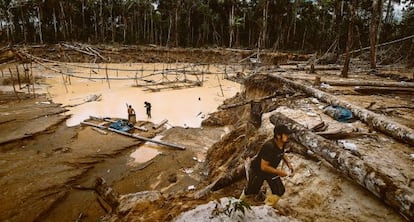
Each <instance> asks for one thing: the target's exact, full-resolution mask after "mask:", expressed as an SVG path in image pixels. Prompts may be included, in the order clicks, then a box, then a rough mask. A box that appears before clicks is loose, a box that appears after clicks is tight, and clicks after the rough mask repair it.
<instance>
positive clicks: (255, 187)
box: [240, 125, 293, 206]
mask: <svg viewBox="0 0 414 222" xmlns="http://www.w3.org/2000/svg"><path fill="white" fill-rule="evenodd" d="M290 133H292V131H291V130H289V129H288V128H287V127H286V126H283V125H279V126H275V128H274V130H273V138H272V139H270V140H268V141H266V142H265V143H264V144H263V146H262V149H261V150H260V151H259V153H258V154H257V156H256V157H255V158H254V159H253V160H252V163H251V167H250V169H249V173H248V175H247V187H246V188H245V189H244V190H243V193H242V195H241V197H240V199H242V200H243V199H244V198H245V195H251V194H258V193H259V191H260V188H261V186H262V184H263V182H264V181H265V180H266V181H267V183H268V184H269V186H270V189H271V190H272V194H271V195H267V196H266V200H265V203H266V204H267V205H270V206H275V205H276V203H277V201H278V200H279V198H280V196H282V195H283V194H284V193H285V187H284V186H283V183H282V180H281V179H280V177H285V176H287V175H288V174H287V172H285V171H284V170H283V169H278V168H277V166H278V165H279V163H280V162H281V160H282V159H283V161H284V162H285V163H286V165H287V166H288V167H289V169H290V171H291V173H292V174H293V167H292V165H291V164H290V162H289V161H288V159H287V156H286V155H285V149H284V144H285V143H286V142H287V141H288V135H289V134H290Z"/></svg>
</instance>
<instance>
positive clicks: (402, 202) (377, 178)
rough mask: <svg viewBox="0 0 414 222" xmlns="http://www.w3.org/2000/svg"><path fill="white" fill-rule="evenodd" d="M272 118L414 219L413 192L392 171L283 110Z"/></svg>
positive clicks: (311, 148) (315, 151)
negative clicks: (349, 149) (319, 133)
mask: <svg viewBox="0 0 414 222" xmlns="http://www.w3.org/2000/svg"><path fill="white" fill-rule="evenodd" d="M270 121H271V122H272V123H273V124H275V125H277V124H282V125H286V126H288V127H289V128H291V129H294V130H295V132H296V133H294V134H293V135H292V137H293V139H294V140H296V141H297V142H299V143H301V144H302V145H304V146H306V148H307V149H309V150H312V151H313V152H314V153H315V154H317V155H318V156H320V157H322V158H324V159H325V160H326V161H328V162H329V163H330V164H331V165H332V166H333V168H335V169H337V170H338V171H339V172H340V173H342V174H343V175H345V176H346V177H350V178H351V179H352V180H353V181H355V182H357V183H358V184H360V185H361V186H363V187H364V188H366V189H367V190H369V191H370V192H371V193H373V194H374V195H375V196H377V197H378V198H379V199H381V200H383V201H384V202H385V203H386V204H388V205H389V206H391V207H392V208H394V209H396V210H398V211H399V212H400V213H401V214H402V215H403V216H405V217H406V218H408V220H410V221H413V220H414V193H413V190H412V189H410V188H408V187H407V186H406V185H405V184H402V183H398V182H396V181H393V180H392V177H391V176H390V175H386V174H384V173H383V172H381V171H377V170H376V169H375V168H374V167H372V166H370V165H369V163H367V162H364V161H363V160H362V159H360V158H359V157H357V156H354V155H352V154H351V153H349V152H347V151H344V150H343V149H342V148H340V147H338V146H337V145H336V144H335V143H333V142H331V141H329V140H326V139H324V138H322V137H320V136H317V135H316V134H314V133H312V132H311V131H309V130H307V129H306V128H305V127H303V126H301V125H300V124H298V123H296V122H295V121H294V120H292V119H289V118H287V117H286V116H284V115H283V114H278V115H272V116H271V117H270Z"/></svg>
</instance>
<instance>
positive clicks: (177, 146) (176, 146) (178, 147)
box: [108, 128, 185, 150]
mask: <svg viewBox="0 0 414 222" xmlns="http://www.w3.org/2000/svg"><path fill="white" fill-rule="evenodd" d="M108 130H109V131H112V132H116V133H119V134H122V135H125V136H129V137H133V138H136V139H140V140H145V141H148V142H151V143H157V144H161V145H164V146H169V147H173V148H176V149H180V150H185V147H184V146H181V145H176V144H172V143H166V142H162V141H158V140H153V139H149V138H146V137H142V136H138V135H134V134H131V133H126V132H123V131H119V130H116V129H112V128H108Z"/></svg>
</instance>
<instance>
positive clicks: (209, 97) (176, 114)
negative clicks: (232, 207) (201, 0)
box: [0, 64, 240, 221]
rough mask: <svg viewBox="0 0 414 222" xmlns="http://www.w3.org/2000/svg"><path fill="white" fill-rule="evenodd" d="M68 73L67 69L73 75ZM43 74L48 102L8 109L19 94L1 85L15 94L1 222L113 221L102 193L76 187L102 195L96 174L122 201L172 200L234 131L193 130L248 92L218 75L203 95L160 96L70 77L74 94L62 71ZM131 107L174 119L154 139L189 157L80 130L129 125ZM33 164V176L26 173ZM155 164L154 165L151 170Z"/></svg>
mask: <svg viewBox="0 0 414 222" xmlns="http://www.w3.org/2000/svg"><path fill="white" fill-rule="evenodd" d="M77 65H79V64H77ZM186 65H187V64H181V66H186ZM146 66H148V67H144V68H148V69H151V70H152V71H151V72H153V71H154V69H155V70H156V72H157V69H160V70H161V69H162V66H163V65H162V64H156V65H154V64H151V65H146ZM66 67H67V66H64V68H61V69H62V70H66ZM107 67H110V68H111V67H112V68H127V69H133V68H136V69H138V68H142V67H143V65H142V64H136V65H135V66H133V65H131V64H111V65H108V66H107ZM34 68H35V70H36V71H35V72H34V73H35V76H36V77H37V78H38V77H42V80H41V84H37V85H36V89H35V90H36V93H44V94H45V96H38V97H37V98H36V99H34V100H33V99H25V100H22V101H20V102H18V101H15V102H8V101H9V99H11V100H15V97H14V95H13V93H11V92H10V91H12V90H13V88H12V87H10V86H4V87H2V91H9V92H10V93H6V94H4V101H3V102H2V104H3V105H1V109H2V112H1V116H0V120H1V121H0V122H1V124H2V127H1V130H0V131H1V135H2V136H1V137H0V139H1V140H0V141H1V142H2V144H3V145H1V151H2V160H1V163H0V164H1V169H2V170H1V175H2V177H1V179H0V184H1V185H2V186H1V187H2V188H1V189H2V193H4V194H5V195H2V198H1V201H2V203H4V204H2V205H1V207H0V212H2V213H1V214H0V219H1V220H10V221H32V220H34V219H36V218H37V219H41V220H43V221H56V220H57V219H59V220H60V219H63V218H64V220H66V221H70V220H73V221H74V220H76V219H78V218H79V217H81V218H82V220H83V221H96V219H97V218H99V217H100V216H102V215H104V214H105V210H106V209H105V207H102V201H98V200H97V198H96V195H95V194H94V192H93V191H88V190H78V189H74V188H73V187H79V186H81V187H93V184H94V178H96V177H97V176H100V177H103V178H104V179H105V180H106V181H107V182H108V184H110V185H111V186H113V187H114V188H115V189H116V190H117V192H119V193H120V194H126V193H133V192H138V191H144V190H162V191H163V192H172V191H177V190H186V189H187V187H188V186H191V185H194V184H197V183H198V182H197V180H199V178H200V174H199V171H200V170H199V171H197V170H196V169H197V168H199V167H198V165H200V164H202V163H203V161H204V160H205V154H206V151H207V149H208V148H209V147H210V146H211V145H212V143H214V142H215V141H217V140H219V139H220V138H221V136H222V134H223V133H225V132H226V129H225V128H214V129H209V128H204V129H197V128H193V127H199V126H200V124H201V121H202V120H203V119H205V118H206V116H207V115H208V113H210V112H212V111H214V110H216V107H218V105H219V104H221V103H222V101H223V100H224V99H225V98H227V97H231V96H233V95H234V94H235V93H236V92H237V91H238V90H239V88H240V86H239V84H236V83H234V82H230V81H227V80H224V79H217V76H216V75H210V76H207V75H206V76H205V82H204V85H203V87H192V88H184V89H180V90H171V89H166V90H160V91H159V92H152V91H144V90H143V88H142V87H141V88H138V87H134V86H133V85H134V83H136V82H135V80H124V81H122V80H116V81H115V80H113V81H110V88H109V85H108V83H107V82H106V81H101V80H99V81H94V80H92V81H90V80H85V79H81V78H74V77H72V78H70V83H69V79H66V81H67V82H65V84H66V86H65V84H64V83H63V80H62V77H61V76H59V75H56V73H53V72H51V71H50V70H46V69H44V67H41V66H36V67H34ZM55 68H56V67H55ZM89 71H90V69H84V68H79V67H78V68H77V69H76V70H75V69H74V71H73V72H74V73H76V74H77V75H80V76H82V75H83V76H86V77H87V76H89ZM148 72H150V71H148ZM101 74H102V73H101ZM95 75H98V74H95ZM122 75H124V76H122ZM131 75H132V76H134V74H131V72H123V73H118V77H120V78H122V77H128V76H131ZM144 75H145V73H144ZM103 76H105V75H103ZM109 77H114V78H116V77H117V74H116V73H115V72H113V73H109ZM175 77H176V75H174V76H173V77H171V76H170V77H166V78H175ZM160 78H161V79H162V78H163V77H162V76H160V75H154V76H150V78H149V79H150V80H154V81H158V80H160ZM179 78H181V77H179ZM219 78H221V76H220V77H219ZM188 79H191V77H188ZM164 80H165V81H167V79H164ZM219 81H220V82H219ZM220 84H221V87H222V88H220ZM66 89H67V91H66ZM221 89H223V91H221ZM23 90H24V89H23ZM23 90H21V91H23ZM222 92H223V93H222ZM93 95H101V96H102V99H101V100H100V101H91V102H87V101H88V99H90V98H91V96H93ZM21 97H22V96H21ZM144 101H148V102H151V104H152V107H153V109H152V118H151V119H149V118H147V116H146V114H145V108H144ZM126 103H128V104H131V105H132V106H133V108H135V110H136V113H137V120H138V121H144V122H145V121H148V122H152V123H154V124H156V123H159V122H161V121H162V120H164V119H167V120H168V123H167V124H166V125H165V127H166V128H169V130H168V131H166V132H165V133H164V134H161V135H160V136H157V137H155V138H154V139H157V140H160V139H162V140H166V141H168V142H170V143H175V144H180V145H184V146H185V147H186V148H187V149H186V150H185V151H177V150H174V149H171V148H168V147H162V146H159V145H156V144H152V143H142V142H140V141H137V140H135V139H131V138H128V137H124V136H120V135H117V134H115V133H110V134H108V135H106V136H105V135H101V134H99V133H97V132H96V131H93V130H91V128H90V127H81V126H80V125H79V123H80V122H81V121H84V120H85V119H88V118H89V116H90V115H92V116H100V117H118V118H127V113H126V106H125V104H126ZM59 104H62V105H59ZM78 104H80V105H78ZM61 107H66V108H65V109H63V108H61ZM166 128H163V130H165V129H166ZM22 138H27V139H23V140H22ZM28 164H29V165H30V168H27V167H26V166H27V165H28ZM146 164H149V165H148V166H147V167H145V169H144V170H142V169H141V167H143V166H145V165H146ZM193 172H194V173H193ZM154 175H157V176H154ZM171 176H172V177H175V178H176V180H177V182H175V183H171V182H169V181H168V180H167V178H168V177H171ZM28 181H33V182H30V183H28ZM85 203H86V204H85ZM68 209H70V210H68Z"/></svg>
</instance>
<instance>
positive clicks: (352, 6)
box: [341, 0, 356, 78]
mask: <svg viewBox="0 0 414 222" xmlns="http://www.w3.org/2000/svg"><path fill="white" fill-rule="evenodd" d="M348 5H349V12H350V15H349V21H348V39H347V41H346V49H345V54H346V55H345V64H344V68H343V69H342V73H341V76H342V77H344V78H348V70H349V63H350V61H351V53H350V51H351V48H352V35H353V29H354V17H355V8H356V0H351V2H350V3H348Z"/></svg>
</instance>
